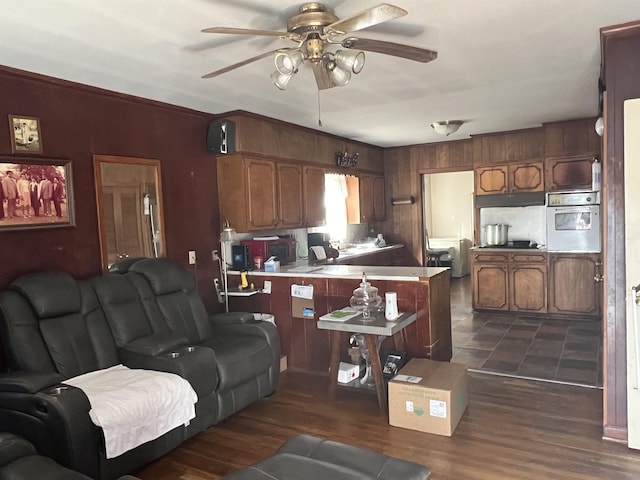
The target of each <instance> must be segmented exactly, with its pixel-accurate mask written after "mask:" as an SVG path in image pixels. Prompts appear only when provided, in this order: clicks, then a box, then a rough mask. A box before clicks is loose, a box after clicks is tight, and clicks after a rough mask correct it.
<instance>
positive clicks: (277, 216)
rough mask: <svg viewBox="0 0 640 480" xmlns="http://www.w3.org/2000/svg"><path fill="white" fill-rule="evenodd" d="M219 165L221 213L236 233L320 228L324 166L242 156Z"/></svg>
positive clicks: (224, 159) (229, 157) (221, 160)
mask: <svg viewBox="0 0 640 480" xmlns="http://www.w3.org/2000/svg"><path fill="white" fill-rule="evenodd" d="M217 166H218V195H219V203H220V215H221V217H222V218H223V219H227V220H229V223H230V224H231V225H232V226H233V227H234V228H235V229H236V230H237V231H238V232H255V231H262V230H275V229H282V228H301V227H314V226H319V225H323V224H324V222H325V210H324V173H325V170H324V168H319V167H313V166H302V165H298V164H296V163H292V162H281V161H276V160H273V159H269V158H261V157H258V156H254V155H244V154H236V155H220V156H218V159H217Z"/></svg>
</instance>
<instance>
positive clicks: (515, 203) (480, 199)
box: [475, 192, 545, 208]
mask: <svg viewBox="0 0 640 480" xmlns="http://www.w3.org/2000/svg"><path fill="white" fill-rule="evenodd" d="M544 203H545V194H544V192H522V193H500V194H497V195H476V196H475V205H476V208H485V207H529V206H532V205H544Z"/></svg>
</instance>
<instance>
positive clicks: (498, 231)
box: [484, 223, 509, 245]
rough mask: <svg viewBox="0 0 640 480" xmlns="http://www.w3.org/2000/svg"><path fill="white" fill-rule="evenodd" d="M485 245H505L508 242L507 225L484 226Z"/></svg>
mask: <svg viewBox="0 0 640 480" xmlns="http://www.w3.org/2000/svg"><path fill="white" fill-rule="evenodd" d="M484 228H485V243H486V244H487V245H506V244H507V241H508V240H509V225H507V224H506V223H494V224H492V225H485V226H484Z"/></svg>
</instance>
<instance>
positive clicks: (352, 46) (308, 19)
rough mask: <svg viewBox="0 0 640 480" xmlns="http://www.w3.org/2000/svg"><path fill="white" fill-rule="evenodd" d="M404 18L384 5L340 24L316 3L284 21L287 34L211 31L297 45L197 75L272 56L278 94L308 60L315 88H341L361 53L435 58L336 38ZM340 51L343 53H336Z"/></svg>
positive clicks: (374, 42) (365, 41) (406, 47)
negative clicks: (271, 39)
mask: <svg viewBox="0 0 640 480" xmlns="http://www.w3.org/2000/svg"><path fill="white" fill-rule="evenodd" d="M404 15H407V11H406V10H403V9H402V8H400V7H396V6H395V5H391V4H388V3H381V4H380V5H376V6H374V7H371V8H368V9H367V10H364V11H363V12H360V13H358V14H356V15H353V16H352V17H349V18H346V19H343V20H341V19H340V18H339V17H337V16H336V15H335V14H334V13H333V11H331V9H329V8H327V6H325V5H323V4H322V3H318V2H309V3H304V4H303V5H302V6H301V7H300V8H299V9H298V13H297V14H296V15H293V16H292V17H291V18H290V19H289V20H288V21H287V31H286V32H279V31H271V30H255V29H248V28H231V27H211V28H205V29H203V30H202V32H204V33H225V34H235V35H259V36H266V37H279V38H281V39H283V40H292V41H294V42H296V43H297V47H292V48H282V49H277V50H274V51H272V52H266V53H263V54H259V55H256V56H254V57H251V58H248V59H246V60H243V61H241V62H238V63H235V64H233V65H229V66H227V67H224V68H221V69H219V70H216V71H214V72H211V73H208V74H206V75H203V76H202V77H203V78H213V77H217V76H218V75H221V74H223V73H227V72H229V71H231V70H235V69H236V68H239V67H242V66H244V65H248V64H249V63H252V62H255V61H258V60H261V59H262V58H265V57H267V56H269V55H272V54H274V53H275V54H276V56H275V59H274V60H275V65H276V71H275V72H274V73H272V74H271V80H272V81H273V83H274V84H275V85H276V87H278V88H279V89H280V90H284V89H285V88H286V87H287V85H288V83H289V82H290V81H291V78H292V77H293V75H295V74H296V73H298V68H299V66H300V65H302V64H304V63H305V62H308V64H309V65H310V66H311V68H312V69H313V73H314V76H315V80H316V85H317V87H318V90H326V89H329V88H333V87H340V86H344V85H346V84H347V83H349V80H350V79H351V74H352V73H354V74H358V73H360V72H361V71H362V69H363V67H364V60H365V54H364V52H365V51H367V52H375V53H381V54H384V55H391V56H395V57H399V58H405V59H408V60H413V61H416V62H422V63H427V62H430V61H432V60H435V59H436V57H437V55H438V54H437V52H434V51H433V50H426V49H423V48H418V47H412V46H409V45H402V44H399V43H391V42H386V41H381V40H371V39H366V38H356V37H349V38H342V39H341V38H340V36H342V35H346V34H349V33H351V32H355V31H358V30H363V29H365V28H368V27H372V26H374V25H378V24H380V23H384V22H387V21H389V20H393V19H396V18H399V17H402V16H404ZM336 47H342V48H343V49H346V50H336V51H333V49H335V48H336Z"/></svg>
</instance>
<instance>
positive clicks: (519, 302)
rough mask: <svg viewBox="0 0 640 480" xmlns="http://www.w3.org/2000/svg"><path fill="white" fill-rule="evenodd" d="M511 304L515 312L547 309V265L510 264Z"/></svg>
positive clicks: (538, 311)
mask: <svg viewBox="0 0 640 480" xmlns="http://www.w3.org/2000/svg"><path fill="white" fill-rule="evenodd" d="M509 305H510V307H511V308H510V310H511V311H513V312H535V313H545V312H546V311H547V265H546V264H542V265H538V264H535V263H530V264H528V263H522V264H518V263H516V264H511V265H509Z"/></svg>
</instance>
